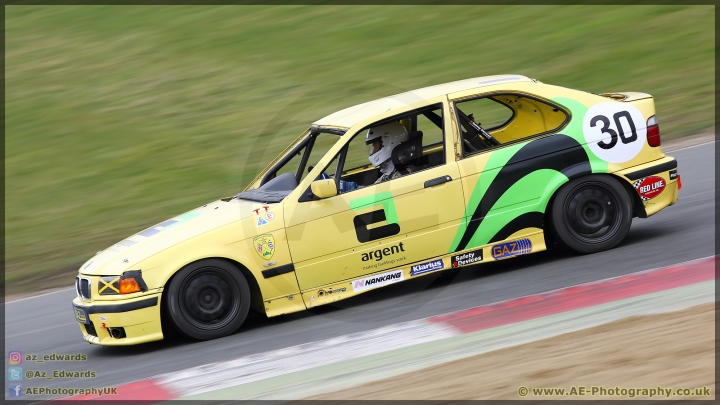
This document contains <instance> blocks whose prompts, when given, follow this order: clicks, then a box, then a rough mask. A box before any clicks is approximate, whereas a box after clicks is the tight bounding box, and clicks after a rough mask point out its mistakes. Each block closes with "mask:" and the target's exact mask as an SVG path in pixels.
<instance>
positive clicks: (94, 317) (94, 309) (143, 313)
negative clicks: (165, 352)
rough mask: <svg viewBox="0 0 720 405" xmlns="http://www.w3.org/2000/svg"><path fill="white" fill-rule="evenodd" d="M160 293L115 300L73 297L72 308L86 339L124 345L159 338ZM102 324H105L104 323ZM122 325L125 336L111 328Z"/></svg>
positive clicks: (98, 343)
mask: <svg viewBox="0 0 720 405" xmlns="http://www.w3.org/2000/svg"><path fill="white" fill-rule="evenodd" d="M161 295H162V294H161V293H155V294H146V295H143V296H140V297H135V298H131V299H127V300H118V301H94V302H88V301H83V300H81V299H80V298H75V299H74V300H73V311H74V312H75V318H76V320H77V321H78V325H79V326H80V331H81V332H82V334H83V339H85V341H87V342H89V343H92V344H96V345H103V346H125V345H134V344H138V343H145V342H151V341H154V340H161V339H162V338H163V334H162V327H161V323H160V298H161ZM103 325H104V327H103ZM114 328H122V330H123V332H124V337H120V338H116V337H113V336H112V335H111V334H110V330H111V329H114Z"/></svg>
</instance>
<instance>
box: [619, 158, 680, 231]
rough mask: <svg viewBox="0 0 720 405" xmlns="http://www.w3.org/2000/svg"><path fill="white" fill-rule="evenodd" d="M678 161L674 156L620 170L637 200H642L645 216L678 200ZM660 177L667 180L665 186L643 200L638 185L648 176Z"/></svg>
mask: <svg viewBox="0 0 720 405" xmlns="http://www.w3.org/2000/svg"><path fill="white" fill-rule="evenodd" d="M677 167H678V165H677V161H676V160H675V158H673V157H672V156H665V157H664V158H662V159H658V160H654V161H652V162H648V163H645V164H642V165H638V166H633V167H630V168H627V169H624V170H620V171H618V172H616V173H615V174H618V175H620V176H622V177H623V178H625V179H626V180H627V181H628V183H630V185H631V186H632V189H633V190H634V191H635V193H636V197H637V200H636V201H641V202H642V205H643V206H644V210H645V215H644V216H645V217H649V216H651V215H653V214H656V213H657V212H659V211H660V210H662V209H663V208H665V207H669V206H671V205H673V204H675V203H676V202H677V200H678V178H679V175H678V171H677ZM650 176H653V177H660V178H662V179H663V180H665V188H664V189H663V191H662V192H661V193H660V194H658V195H657V196H655V197H653V198H651V199H649V200H646V201H643V200H642V199H641V198H640V195H639V193H638V191H637V189H636V187H635V186H636V185H637V184H639V183H640V182H642V180H643V179H645V178H647V177H650Z"/></svg>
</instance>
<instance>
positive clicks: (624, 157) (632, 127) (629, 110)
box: [582, 103, 647, 163]
mask: <svg viewBox="0 0 720 405" xmlns="http://www.w3.org/2000/svg"><path fill="white" fill-rule="evenodd" d="M582 128H583V135H584V136H585V141H586V142H587V144H588V146H589V147H590V150H592V151H593V153H595V155H596V156H597V157H599V158H600V159H602V160H605V161H606V162H610V163H624V162H627V161H628V160H630V159H632V158H634V157H635V156H637V155H638V153H640V151H641V150H642V148H643V146H645V142H646V138H647V125H646V123H645V118H644V117H643V115H642V113H641V112H640V110H638V109H637V108H636V107H634V106H633V105H631V104H625V103H599V104H595V105H594V106H592V107H590V109H589V110H588V111H587V113H586V114H585V118H583V126H582Z"/></svg>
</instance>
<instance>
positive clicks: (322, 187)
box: [310, 179, 338, 199]
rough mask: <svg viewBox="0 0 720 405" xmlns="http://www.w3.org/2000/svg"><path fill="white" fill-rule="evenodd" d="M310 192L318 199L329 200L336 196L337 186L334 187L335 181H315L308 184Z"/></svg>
mask: <svg viewBox="0 0 720 405" xmlns="http://www.w3.org/2000/svg"><path fill="white" fill-rule="evenodd" d="M310 191H312V193H313V194H315V196H316V197H318V198H321V199H322V198H330V197H334V196H336V195H337V193H338V192H337V186H335V180H333V179H325V180H315V181H313V182H312V183H310Z"/></svg>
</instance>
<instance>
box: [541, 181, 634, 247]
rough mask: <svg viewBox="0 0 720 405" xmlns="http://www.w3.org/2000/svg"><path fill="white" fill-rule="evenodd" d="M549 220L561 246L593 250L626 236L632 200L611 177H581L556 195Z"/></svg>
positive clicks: (616, 242)
mask: <svg viewBox="0 0 720 405" xmlns="http://www.w3.org/2000/svg"><path fill="white" fill-rule="evenodd" d="M550 222H551V224H550V225H551V227H552V231H553V233H554V236H555V238H556V239H557V241H558V242H559V243H560V244H561V245H563V246H564V247H566V248H569V249H570V250H574V251H576V252H578V253H595V252H599V251H602V250H606V249H610V248H613V247H615V246H616V245H617V244H618V243H620V242H621V241H622V240H623V239H624V238H625V236H626V235H627V233H628V231H629V230H630V224H631V223H632V203H631V201H630V196H628V193H627V192H626V191H625V189H624V188H623V187H622V185H621V184H619V183H618V181H617V180H615V179H614V178H612V177H609V176H588V177H582V178H578V179H575V180H571V181H570V182H568V183H567V184H566V185H564V186H563V187H562V188H561V189H560V190H559V191H558V193H557V194H556V195H555V197H554V199H553V202H552V207H551V215H550Z"/></svg>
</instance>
